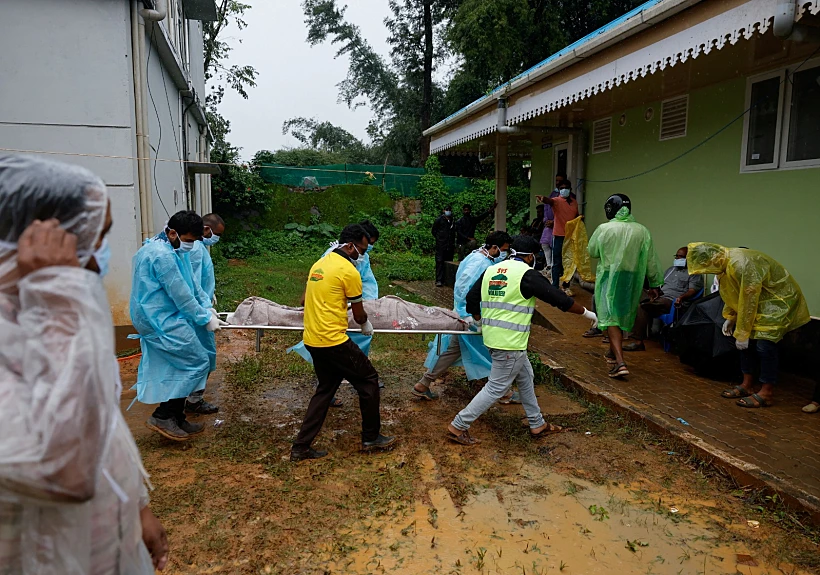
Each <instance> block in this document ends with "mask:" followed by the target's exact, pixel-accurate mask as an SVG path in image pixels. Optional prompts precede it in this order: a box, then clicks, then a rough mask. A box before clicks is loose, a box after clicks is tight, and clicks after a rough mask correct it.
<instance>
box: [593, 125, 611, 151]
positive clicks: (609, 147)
mask: <svg viewBox="0 0 820 575" xmlns="http://www.w3.org/2000/svg"><path fill="white" fill-rule="evenodd" d="M607 120H609V146H608V147H607V149H606V150H597V151H596V150H595V125H596V124H599V123H600V122H606V121H607ZM589 140H590V141H589V153H590V154H605V153H607V152H611V151H612V116H607V117H605V118H598V119H597V120H594V121H593V122H592V132H591V133H590V138H589Z"/></svg>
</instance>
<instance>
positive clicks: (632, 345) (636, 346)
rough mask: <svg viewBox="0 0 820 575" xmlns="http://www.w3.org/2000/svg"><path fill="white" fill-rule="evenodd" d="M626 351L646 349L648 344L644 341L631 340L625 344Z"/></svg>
mask: <svg viewBox="0 0 820 575" xmlns="http://www.w3.org/2000/svg"><path fill="white" fill-rule="evenodd" d="M623 350H624V351H646V346H645V345H644V344H643V342H642V341H631V342H629V343H628V344H626V345H624V346H623Z"/></svg>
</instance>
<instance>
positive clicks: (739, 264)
mask: <svg viewBox="0 0 820 575" xmlns="http://www.w3.org/2000/svg"><path fill="white" fill-rule="evenodd" d="M686 263H687V265H688V267H689V273H691V274H716V275H717V276H718V281H719V282H720V297H721V299H723V302H724V303H725V304H726V305H725V306H724V308H723V317H724V318H726V319H728V320H732V321H736V322H737V323H736V325H735V333H734V336H735V339H737V340H739V341H746V340H748V339H750V338H751V339H765V340H768V341H772V342H774V343H777V342H778V341H780V340H781V339H783V336H784V335H786V334H787V333H788V332H790V331H792V330H793V329H797V328H798V327H800V326H801V325H804V324H807V323H809V321H810V320H811V317H810V316H809V308H808V306H807V305H806V299H805V298H804V297H803V292H801V291H800V286H799V285H797V282H796V281H795V280H794V278H793V277H792V276H791V274H789V272H788V271H786V268H784V267H783V266H782V265H780V264H779V263H778V262H777V261H775V260H774V259H773V258H771V257H769V256H767V255H766V254H764V253H761V252H757V251H754V250H747V249H745V248H725V247H723V246H720V245H718V244H709V243H700V242H698V243H693V244H689V255H688V256H687V257H686Z"/></svg>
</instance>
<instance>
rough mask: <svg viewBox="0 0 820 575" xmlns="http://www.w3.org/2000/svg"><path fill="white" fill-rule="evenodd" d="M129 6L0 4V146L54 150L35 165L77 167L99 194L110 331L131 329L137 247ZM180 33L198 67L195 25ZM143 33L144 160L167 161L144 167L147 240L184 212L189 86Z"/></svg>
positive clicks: (125, 0) (199, 77) (12, 0)
mask: <svg viewBox="0 0 820 575" xmlns="http://www.w3.org/2000/svg"><path fill="white" fill-rule="evenodd" d="M130 8H131V3H130V1H129V0H75V1H72V2H67V1H65V0H2V1H1V2H0V147H2V148H12V149H19V150H32V151H40V152H59V153H61V154H56V155H48V156H44V157H48V158H51V159H55V160H59V161H64V162H69V163H75V164H79V165H82V166H85V167H87V168H89V169H90V170H91V171H93V172H95V173H96V174H98V175H99V176H100V177H101V178H102V179H103V181H104V182H105V183H106V185H107V186H108V188H109V192H110V197H111V210H112V216H113V219H114V226H113V228H112V230H111V234H110V236H109V239H110V242H111V247H112V252H113V253H112V256H113V257H112V259H111V272H110V274H109V276H108V277H107V278H106V280H105V284H106V289H107V291H108V296H109V299H110V301H111V307H112V314H113V317H114V323H115V324H116V325H128V324H130V318H129V313H128V300H129V297H130V291H131V258H132V256H133V255H134V253H136V251H137V250H138V249H139V247H140V245H141V240H142V238H141V235H140V222H139V192H138V189H137V181H138V176H137V163H136V161H134V160H132V159H130V158H135V157H137V155H138V154H137V150H136V131H135V127H134V126H135V120H134V115H135V110H134V84H133V73H132V72H133V67H132V53H131V12H130ZM163 26H164V24H163ZM188 29H189V31H191V32H195V33H197V34H199V35H200V37H199V38H194V39H193V40H194V41H193V43H192V44H191V45H190V50H191V65H190V67H192V68H193V67H196V66H198V67H199V68H201V67H202V55H201V52H202V39H201V33H202V25H201V23H199V22H189V25H188ZM146 30H148V32H147V33H146V51H149V48H148V47H149V46H151V47H150V52H151V56H150V61H149V62H148V65H147V78H148V82H149V86H150V89H151V95H152V96H153V103H152V100H151V98H150V97H149V99H148V102H147V106H148V124H149V130H148V131H149V138H150V143H151V147H152V154H151V155H152V158H156V157H159V158H160V159H168V160H174V161H173V162H161V161H157V162H154V161H152V162H151V164H150V167H151V191H152V198H153V222H154V226H153V227H154V232H155V233H156V232H158V231H160V230H161V229H162V226H163V224H164V222H166V221H167V219H168V217H169V215H168V214H173V213H175V212H177V211H179V210H182V209H187V208H188V206H189V205H191V206H193V204H190V203H189V199H188V198H187V197H186V195H185V175H184V165H183V164H181V163H180V162H179V160H180V159H181V158H182V153H183V143H182V119H181V114H182V106H183V104H182V99H181V97H180V90H184V89H187V88H189V87H190V86H188V85H187V81H188V79H187V78H186V77H185V75H182V76H181V75H180V74H179V73H176V75H175V76H173V77H175V78H176V82H175V81H173V80H172V75H171V74H170V73H169V70H168V66H169V63H168V62H167V61H166V60H163V59H162V58H161V57H160V55H159V52H158V50H157V44H158V43H159V42H160V41H161V39H160V38H159V37H158V36H157V35H158V34H159V33H160V32H161V29H159V28H157V31H155V32H154V38H153V45H152V42H151V40H152V39H151V37H150V26H147V27H146ZM180 61H181V59H180ZM189 78H190V81H191V82H192V83H193V86H194V89H195V91H196V92H197V95H198V97H199V99H200V100H204V98H205V94H204V85H203V72H202V71H201V70H198V71H197V70H192V73H191V74H190V75H189ZM163 80H164V82H163ZM166 93H167V96H166ZM154 106H156V109H155V107H154ZM187 117H188V120H189V121H188V124H189V127H190V130H189V132H191V133H190V134H189V137H188V142H189V146H188V159H189V160H192V161H197V160H198V159H199V158H198V157H197V145H198V136H199V133H200V132H199V126H198V124H197V123H196V120H195V118H194V115H193V114H191V113H189V114H187ZM94 155H103V156H119V157H121V158H125V159H116V158H95V157H91V156H94ZM202 179H203V178H202V177H196V178H191V180H192V181H195V182H196V181H200V180H202ZM203 187H204V186H203ZM160 199H161V200H162V201H160ZM163 203H164V204H165V209H164V208H163ZM199 208H200V206H196V209H199ZM166 209H167V212H168V213H166Z"/></svg>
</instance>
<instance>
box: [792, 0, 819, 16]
mask: <svg viewBox="0 0 820 575" xmlns="http://www.w3.org/2000/svg"><path fill="white" fill-rule="evenodd" d="M807 12H811V13H812V14H814V15H815V16H816V15H817V14H820V0H813V1H809V2H803V3H802V4H800V3H798V6H797V13H796V14H795V15H794V19H795V21H798V20H800V19H801V18H802V17H803V15H804V14H806V13H807Z"/></svg>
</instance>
